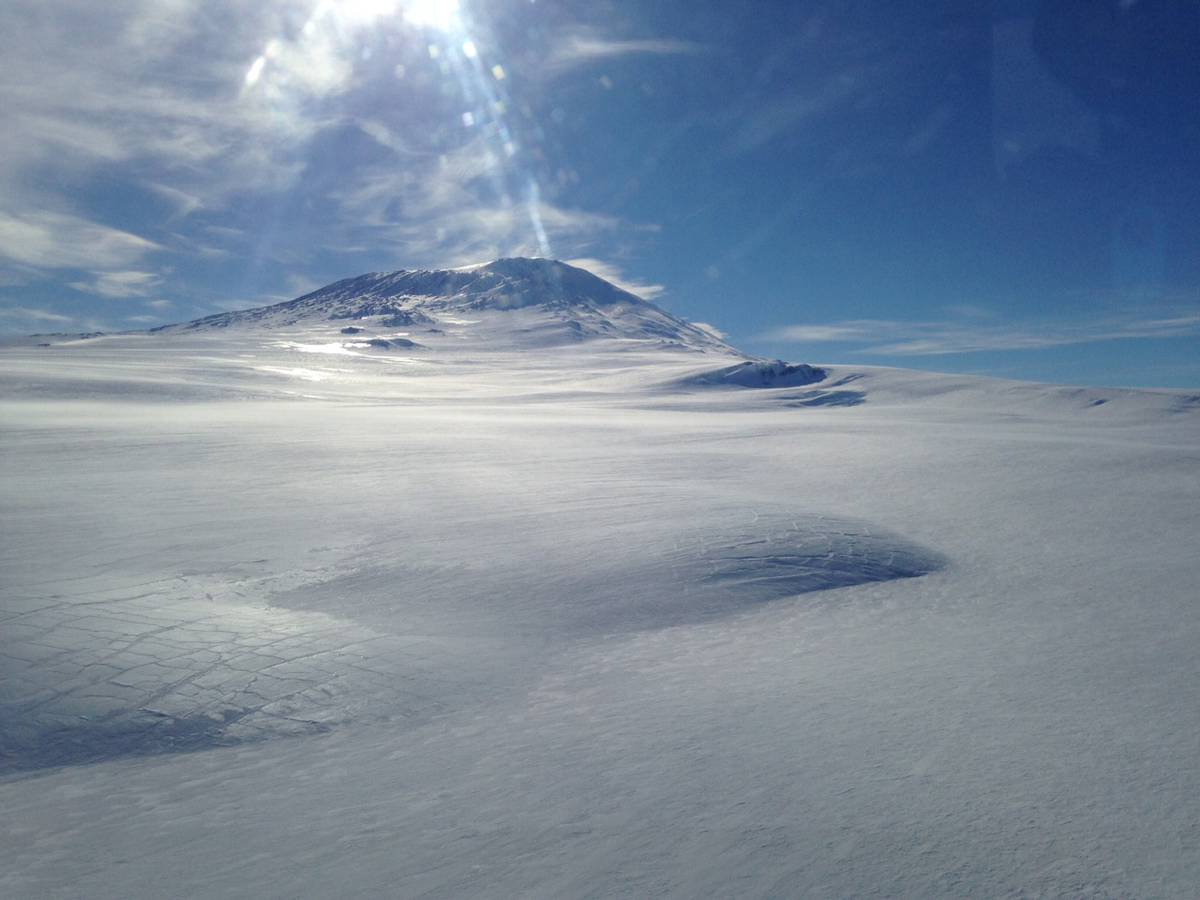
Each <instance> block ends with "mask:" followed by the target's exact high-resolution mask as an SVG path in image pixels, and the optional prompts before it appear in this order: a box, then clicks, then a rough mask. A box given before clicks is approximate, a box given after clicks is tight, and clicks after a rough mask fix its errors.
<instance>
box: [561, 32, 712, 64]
mask: <svg viewBox="0 0 1200 900" xmlns="http://www.w3.org/2000/svg"><path fill="white" fill-rule="evenodd" d="M707 51H708V48H707V47H705V46H704V45H703V44H697V43H694V42H692V41H681V40H674V39H671V38H640V39H632V40H614V39H611V38H603V37H599V36H594V35H583V34H575V35H571V36H569V37H564V38H561V39H559V40H558V41H557V42H556V43H555V46H554V49H553V50H552V51H551V53H550V55H549V56H548V57H547V59H546V62H545V66H546V69H547V70H548V71H550V72H552V73H554V74H558V73H560V72H563V71H565V70H567V69H571V68H574V67H576V66H583V65H588V64H590V63H595V62H600V61H603V60H610V59H616V58H618V57H623V56H690V55H696V54H700V53H706V52H707Z"/></svg>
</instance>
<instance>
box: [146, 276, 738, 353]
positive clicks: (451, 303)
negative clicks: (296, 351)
mask: <svg viewBox="0 0 1200 900" xmlns="http://www.w3.org/2000/svg"><path fill="white" fill-rule="evenodd" d="M497 313H503V315H499V316H498V315H496V314H497ZM322 325H324V326H339V328H340V327H350V328H353V327H364V326H370V327H374V328H377V329H378V328H393V329H394V328H410V329H413V330H415V331H416V332H418V333H420V334H423V335H426V336H428V335H438V334H444V333H446V332H447V331H454V332H456V333H457V334H458V335H459V336H460V337H471V336H475V337H479V338H480V339H483V340H486V341H487V342H488V343H489V344H490V345H492V346H493V347H494V348H495V347H498V346H499V345H504V344H508V345H512V344H516V345H526V346H529V345H533V346H549V345H555V344H562V343H569V342H576V341H581V340H587V339H590V338H619V339H625V340H636V341H647V342H653V343H654V344H658V345H662V346H668V347H677V348H682V349H691V350H719V351H724V352H734V351H732V348H730V347H729V346H728V345H726V344H725V343H724V342H722V341H721V340H719V339H718V338H717V337H716V336H715V335H713V334H712V333H711V332H709V331H707V330H705V329H704V328H701V327H698V326H696V325H693V324H691V323H689V322H686V321H684V320H683V319H680V318H679V317H677V316H673V315H671V313H669V312H667V311H666V310H663V309H661V308H659V307H657V306H655V305H654V304H653V303H650V302H648V301H646V300H643V299H642V298H640V297H638V296H636V295H634V294H631V293H629V292H628V291H624V290H622V289H621V288H619V287H617V286H616V285H614V284H612V283H610V282H608V281H605V280H604V279H603V278H599V277H598V276H596V275H593V274H592V273H591V272H588V271H587V270H585V269H580V268H577V267H575V266H570V265H567V264H566V263H563V262H559V261H557V260H550V259H526V258H519V257H518V258H513V259H498V260H495V261H494V262H490V263H485V264H483V265H478V266H469V267H466V268H460V269H443V270H433V271H429V270H416V271H408V270H404V269H402V270H400V271H397V272H371V273H368V274H366V275H359V276H356V277H353V278H344V279H342V280H341V281H336V282H334V283H333V284H330V285H326V286H325V287H323V288H320V289H319V290H316V291H313V292H311V293H308V294H305V295H304V296H302V297H297V298H296V299H295V300H287V301H285V302H283V303H277V304H275V305H273V306H264V307H260V308H257V309H248V310H240V311H237V312H227V313H219V314H217V315H213V316H207V317H205V318H203V319H197V320H195V321H193V322H188V323H186V324H183V325H168V326H165V327H164V328H161V329H157V330H159V331H181V330H183V331H198V330H207V329H213V328H229V327H238V326H240V327H256V328H261V329H282V328H294V327H297V326H301V327H303V326H309V327H312V326H322ZM472 325H481V326H482V327H480V328H476V329H472V328H470V327H469V326H472Z"/></svg>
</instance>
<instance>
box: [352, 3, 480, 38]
mask: <svg viewBox="0 0 1200 900" xmlns="http://www.w3.org/2000/svg"><path fill="white" fill-rule="evenodd" d="M333 6H334V8H335V9H336V12H337V14H338V15H339V16H340V17H342V18H343V19H345V20H349V21H351V22H357V23H359V24H368V23H371V22H374V21H375V20H376V19H381V18H383V17H385V16H392V15H397V14H398V15H401V16H403V17H404V19H405V21H407V22H409V23H411V24H412V25H416V26H418V27H422V28H436V29H438V30H440V31H452V30H454V29H455V28H456V27H458V25H459V24H460V10H459V2H458V0H338V2H336V3H334V4H333Z"/></svg>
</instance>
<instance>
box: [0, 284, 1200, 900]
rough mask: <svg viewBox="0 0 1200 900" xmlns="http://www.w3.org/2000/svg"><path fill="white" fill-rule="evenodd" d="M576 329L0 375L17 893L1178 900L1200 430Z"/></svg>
mask: <svg viewBox="0 0 1200 900" xmlns="http://www.w3.org/2000/svg"><path fill="white" fill-rule="evenodd" d="M458 289H459V287H458V286H455V287H454V288H453V290H458ZM606 302H607V301H606ZM509 306H511V308H509ZM596 309H597V308H595V307H589V308H588V309H587V310H586V311H585V312H586V315H583V316H582V317H581V316H579V315H576V313H577V312H578V310H577V309H576V310H575V311H574V312H571V314H570V316H568V318H570V319H571V321H574V322H576V323H579V322H582V325H580V324H575V325H570V323H569V322H568V323H567V324H568V325H569V326H570V327H569V329H568V330H569V331H570V332H571V333H570V334H569V338H570V339H561V340H560V339H559V337H561V335H560V330H561V327H562V326H563V321H564V307H562V306H561V305H560V306H555V307H545V306H541V305H537V304H533V305H522V304H509V305H506V306H499V307H498V306H496V305H495V304H493V305H491V306H488V305H487V304H484V305H482V306H479V307H478V308H477V309H475V311H474V312H473V313H470V314H468V313H464V312H462V311H461V310H458V311H457V312H455V311H454V310H451V309H448V308H446V309H439V310H436V315H434V318H435V319H436V327H435V325H434V324H431V323H430V322H429V321H422V320H420V319H419V318H418V319H416V320H414V322H413V323H412V324H411V325H407V326H401V325H398V324H392V325H384V324H383V323H384V322H385V321H388V322H392V323H396V322H397V321H398V320H397V318H396V313H395V312H394V311H391V312H389V311H384V312H380V313H376V314H374V315H372V316H367V317H366V318H362V319H358V318H354V319H352V320H346V319H337V320H336V321H330V320H328V319H320V318H313V317H311V316H308V315H307V313H306V314H305V315H304V316H297V317H295V318H294V320H293V321H291V322H287V323H284V322H281V321H279V320H278V319H271V318H270V317H268V318H267V319H266V320H263V321H235V322H226V323H225V324H221V325H219V326H216V327H202V328H195V329H192V330H187V329H177V330H170V329H168V330H166V331H163V332H160V333H142V334H126V335H108V336H97V337H90V338H52V339H42V340H36V341H35V340H30V341H21V342H11V343H10V345H9V346H6V347H3V348H0V422H2V423H3V428H2V431H3V434H2V437H0V448H2V449H0V500H2V503H3V508H4V516H3V522H4V525H3V531H4V534H3V538H4V539H3V541H2V542H0V543H2V546H0V563H2V566H3V569H2V571H3V576H2V577H3V582H2V589H3V602H2V604H0V675H2V676H3V677H2V678H0V734H2V736H3V743H2V744H0V750H2V751H3V756H2V757H0V808H2V809H3V810H4V815H3V817H2V819H0V895H3V896H4V897H14V898H15V897H89V898H128V897H143V896H146V897H150V896H153V897H161V896H188V897H203V896H212V897H217V896H220V897H330V896H341V897H373V896H403V897H444V898H462V897H516V896H521V897H547V898H551V897H555V898H557V897H611V896H631V897H645V896H677V897H700V896H705V897H732V896H738V897H798V896H806V897H851V896H853V897H942V896H945V897H952V896H966V895H972V896H1021V897H1025V896H1029V897H1139V898H1141V897H1194V896H1196V893H1197V885H1200V654H1197V652H1196V648H1197V647H1198V646H1200V616H1198V615H1197V612H1198V605H1200V589H1198V586H1200V532H1198V527H1200V477H1198V476H1200V395H1192V394H1188V393H1185V392H1169V391H1161V392H1157V391H1121V390H1114V389H1084V388H1066V387H1057V386H1049V385H1037V384H1029V383H1020V382H1009V381H998V380H991V379H982V378H971V377H964V376H946V375H935V374H929V373H919V372H910V371H904V370H890V369H876V368H867V367H853V366H824V367H821V369H820V371H812V372H808V373H806V372H804V371H802V370H796V371H793V370H791V369H787V370H786V371H785V370H784V369H781V368H776V369H774V370H770V369H764V370H763V371H764V372H765V373H766V374H765V375H764V376H763V381H762V384H756V383H755V380H754V379H752V378H746V377H744V374H745V373H744V371H743V370H742V369H741V368H740V367H743V366H745V365H746V360H745V359H744V358H742V357H740V356H738V355H737V354H736V353H735V352H734V351H733V350H731V349H730V348H727V347H725V346H724V345H722V344H721V343H720V342H719V341H717V340H715V339H714V340H713V341H712V342H707V341H706V340H705V339H704V338H703V337H698V336H697V335H694V334H691V333H688V334H687V335H684V336H683V338H680V335H679V334H675V335H674V337H673V338H672V337H671V335H667V337H668V338H669V339H664V337H663V335H664V334H665V333H666V332H665V331H663V329H666V330H667V331H670V329H672V328H674V327H675V326H674V325H673V324H672V323H671V322H670V321H667V320H660V319H657V318H655V319H654V328H653V329H652V332H648V333H646V334H643V335H641V336H639V335H638V334H637V333H636V331H632V332H623V331H621V329H620V328H617V329H616V331H615V332H613V333H611V334H603V333H592V331H590V330H589V329H593V327H595V328H599V329H600V330H601V331H603V330H604V329H607V328H610V325H611V323H610V321H609V319H608V318H604V317H603V316H602V317H601V318H600V319H595V318H594V315H593V314H596V315H599V314H598V313H597V312H596ZM603 309H608V307H603ZM645 312H646V311H645V310H641V309H640V308H638V309H634V313H636V314H638V315H639V316H642V314H643V313H645ZM339 315H340V313H339ZM605 315H607V313H605ZM637 321H638V322H641V323H644V321H645V318H644V316H642V318H638V320H637ZM597 322H599V324H598V325H597V324H596V323H597ZM344 328H362V329H363V331H362V332H361V333H353V332H351V333H345V332H344V331H343V329H344ZM581 329H582V332H583V333H579V332H580V330H581ZM556 335H557V337H556ZM371 339H378V340H380V341H392V342H394V343H391V344H389V345H382V344H380V345H371V344H370V343H369V340H371ZM402 341H410V342H412V343H413V344H415V345H416V346H408V345H407V344H404V343H402ZM39 343H48V344H49V345H50V346H38V344H39ZM714 373H719V374H714ZM731 373H733V374H731Z"/></svg>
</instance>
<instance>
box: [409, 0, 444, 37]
mask: <svg viewBox="0 0 1200 900" xmlns="http://www.w3.org/2000/svg"><path fill="white" fill-rule="evenodd" d="M400 9H401V11H402V12H403V14H404V18H406V19H407V20H408V21H409V22H411V23H412V24H414V25H423V26H425V27H428V28H437V29H440V30H442V31H451V30H453V29H454V28H455V27H456V26H457V25H458V24H459V8H458V0H405V2H404V3H402V4H401V5H400Z"/></svg>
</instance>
